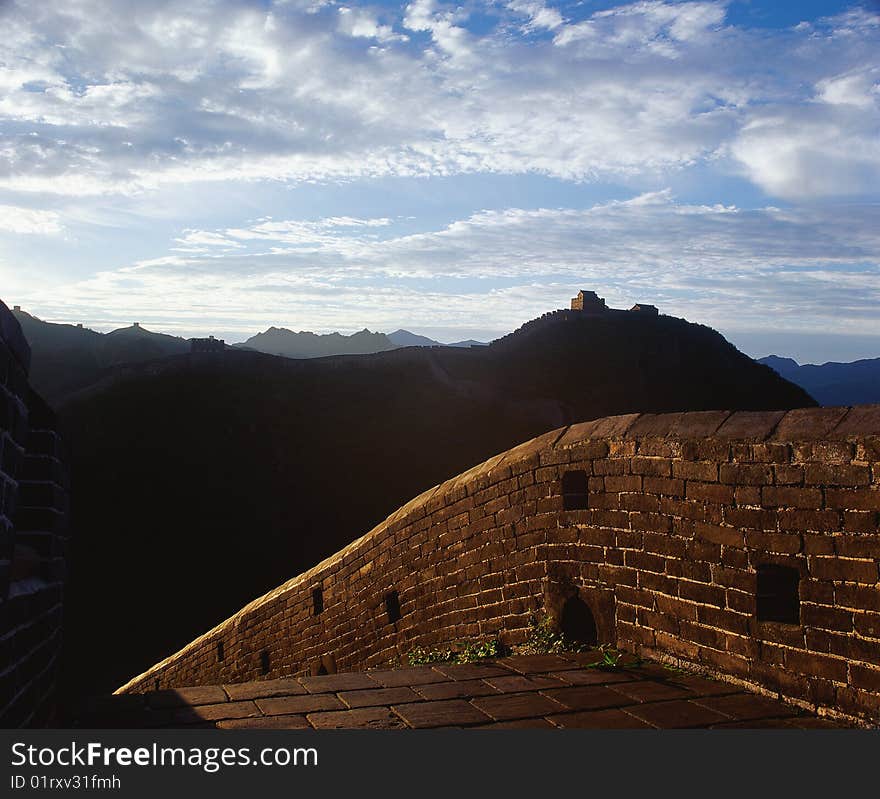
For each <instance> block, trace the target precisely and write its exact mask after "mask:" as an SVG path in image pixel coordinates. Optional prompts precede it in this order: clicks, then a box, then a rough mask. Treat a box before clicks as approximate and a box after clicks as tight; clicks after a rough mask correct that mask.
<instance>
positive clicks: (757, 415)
mask: <svg viewBox="0 0 880 799" xmlns="http://www.w3.org/2000/svg"><path fill="white" fill-rule="evenodd" d="M783 416H785V411H737V412H736V413H734V414H732V415H731V416H730V417H729V418H728V419H727V421H726V422H724V424H722V425H721V427H720V428H719V429H718V433H717V435H718V436H719V437H725V438H729V439H739V440H756V441H763V440H764V439H766V438H768V437H769V436H770V434H771V433H772V432H773V430H774V429H775V428H776V426H777V425H778V424H779V422H780V421H781V420H782V417H783Z"/></svg>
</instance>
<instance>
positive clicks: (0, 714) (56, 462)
mask: <svg viewBox="0 0 880 799" xmlns="http://www.w3.org/2000/svg"><path fill="white" fill-rule="evenodd" d="M29 366H30V349H29V347H28V345H27V342H26V341H25V339H24V336H23V335H22V332H21V328H20V327H19V324H18V322H17V321H16V319H15V317H13V315H12V314H11V313H10V312H9V309H8V308H7V307H6V305H4V304H3V303H2V302H0V726H2V727H18V726H43V725H46V724H52V723H54V722H55V720H56V717H55V712H56V683H57V678H58V665H59V654H60V647H61V615H62V586H63V580H64V576H65V573H64V564H65V545H66V536H67V528H66V523H67V480H66V471H65V467H64V458H63V452H62V447H61V443H60V440H59V438H58V435H57V433H56V431H55V419H54V415H53V413H52V411H51V410H50V409H49V408H48V406H46V404H45V403H44V402H43V401H42V400H41V399H40V398H39V397H38V396H37V395H36V394H35V393H34V392H33V391H32V390H31V388H30V386H29V385H28V379H27V376H28V369H29Z"/></svg>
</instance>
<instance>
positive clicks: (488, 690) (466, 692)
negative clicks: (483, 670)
mask: <svg viewBox="0 0 880 799" xmlns="http://www.w3.org/2000/svg"><path fill="white" fill-rule="evenodd" d="M413 690H415V691H417V692H418V693H419V694H420V695H421V696H423V697H424V698H425V699H432V700H436V699H469V698H470V697H473V696H489V695H491V694H497V693H498V690H497V689H495V688H493V687H492V686H491V685H489V683H487V682H485V681H484V680H459V681H458V682H438V683H432V684H431V685H416V686H415V687H414V689H413Z"/></svg>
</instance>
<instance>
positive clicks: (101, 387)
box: [62, 315, 814, 691]
mask: <svg viewBox="0 0 880 799" xmlns="http://www.w3.org/2000/svg"><path fill="white" fill-rule="evenodd" d="M812 404H814V403H813V402H812V400H811V399H810V397H809V396H808V395H807V394H806V393H805V392H803V391H802V390H801V389H799V388H797V387H795V386H793V385H791V384H790V383H787V382H786V381H784V380H782V379H781V378H780V377H779V376H778V375H776V374H775V373H774V372H773V371H772V370H771V369H769V368H767V367H764V366H760V365H758V364H755V363H754V362H753V361H751V360H750V359H749V358H747V357H746V356H744V355H742V354H741V353H739V352H738V351H737V350H736V349H735V348H733V347H732V346H731V345H730V344H728V343H727V342H726V341H725V340H724V339H723V338H722V337H721V336H720V335H718V334H717V333H715V332H714V331H712V330H710V329H708V328H705V327H702V326H698V325H692V324H689V323H687V322H684V321H682V320H678V319H672V318H669V317H659V318H656V317H655V318H653V319H641V318H635V317H633V316H627V315H624V316H622V317H620V318H616V317H615V318H612V317H609V318H602V319H598V318H587V317H583V316H578V317H575V318H568V317H562V318H561V319H554V320H550V322H548V323H544V324H541V325H536V326H534V327H532V328H530V329H527V330H523V331H520V332H519V333H516V334H513V335H511V336H508V337H505V338H504V339H502V340H500V341H499V342H497V343H495V344H493V345H492V346H490V347H482V348H473V349H455V348H407V349H399V350H394V351H390V352H386V353H380V354H376V355H367V356H345V357H336V358H327V359H318V360H308V361H296V360H289V359H284V358H277V357H273V356H268V355H263V354H260V353H255V352H246V351H235V350H227V351H226V352H223V353H217V354H210V355H201V356H198V355H188V354H187V355H183V356H177V357H171V358H166V359H164V360H161V361H152V362H150V363H146V364H141V365H138V366H129V367H124V368H118V369H115V370H110V371H109V372H106V373H105V379H104V380H103V381H102V382H99V383H98V384H96V385H95V386H93V387H92V388H90V389H88V390H86V391H84V392H81V393H80V394H78V395H76V396H74V397H73V398H72V399H71V401H70V402H69V403H68V404H67V405H66V406H65V407H64V408H63V409H62V417H63V420H64V422H65V424H66V426H67V430H68V437H69V440H70V442H71V444H72V447H73V451H74V464H73V474H74V490H73V497H74V507H73V513H74V525H75V531H74V534H75V541H76V545H75V561H74V565H73V580H72V582H71V596H70V601H69V603H68V609H69V610H68V611H67V612H68V619H69V622H70V633H69V636H68V640H72V641H76V642H77V644H76V649H75V650H71V651H70V652H69V653H68V657H69V665H68V669H67V671H68V674H69V675H70V676H71V678H72V680H73V681H74V684H76V685H79V686H82V687H86V688H88V689H89V690H93V691H102V690H108V689H112V688H114V687H116V686H117V685H118V684H120V683H122V682H124V681H125V680H126V679H128V678H129V677H131V676H133V675H134V674H136V673H138V672H140V671H142V670H143V669H144V668H146V667H148V666H149V665H151V664H152V663H153V662H155V661H157V660H159V659H160V658H162V657H164V656H165V655H167V654H169V653H170V652H172V651H174V650H175V649H177V648H178V647H180V646H181V645H183V644H185V643H187V642H188V641H189V640H191V639H192V638H194V637H196V636H197V635H199V634H200V633H202V632H204V631H205V630H207V629H208V628H209V627H210V626H211V625H213V624H214V623H216V622H218V621H220V620H221V619H223V618H226V617H227V616H229V615H231V614H232V613H233V612H235V611H236V610H237V609H238V608H240V607H241V606H242V605H243V604H245V603H246V602H247V601H249V600H250V599H252V598H253V597H255V596H257V595H258V594H260V593H262V592H264V591H266V590H269V589H271V588H273V587H274V586H276V585H277V584H279V583H281V582H282V581H284V580H286V579H288V578H289V577H291V576H293V575H295V574H297V573H299V572H301V571H303V570H304V569H307V568H309V567H310V566H312V565H314V564H315V563H316V562H317V561H318V560H319V559H321V558H323V557H325V556H327V555H329V554H331V553H333V552H335V551H336V550H338V549H339V548H340V547H342V546H344V545H345V544H347V543H348V542H350V541H351V540H353V539H354V538H356V537H358V536H360V535H362V534H363V533H365V532H367V531H368V530H369V529H370V528H371V527H372V526H373V525H375V524H376V523H377V522H379V521H381V519H383V518H384V517H385V516H386V515H387V514H388V513H390V512H392V511H394V510H395V509H396V508H397V507H398V506H399V505H401V504H402V503H404V502H406V501H407V500H409V499H410V498H411V497H413V496H414V495H416V494H418V493H419V492H421V491H422V490H424V489H426V488H428V487H430V486H432V485H434V484H436V483H438V482H440V481H442V480H444V479H446V478H448V477H450V476H452V475H454V474H456V473H458V472H460V471H462V470H464V469H467V468H469V467H470V466H472V465H474V464H475V463H477V462H479V461H481V460H483V459H485V458H487V457H489V456H490V455H492V454H495V453H497V452H500V451H503V450H505V449H507V448H509V447H511V446H514V445H515V444H517V443H519V442H521V441H524V440H526V439H528V438H530V437H532V436H534V435H537V434H539V433H542V432H544V431H546V430H549V429H552V428H554V427H557V426H560V425H562V424H564V423H566V422H572V421H580V420H585V419H590V418H595V417H598V416H603V415H607V414H614V413H625V412H629V411H667V410H704V409H712V408H730V409H741V408H752V409H757V408H792V407H799V406H805V405H812Z"/></svg>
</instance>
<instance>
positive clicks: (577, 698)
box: [489, 685, 633, 715]
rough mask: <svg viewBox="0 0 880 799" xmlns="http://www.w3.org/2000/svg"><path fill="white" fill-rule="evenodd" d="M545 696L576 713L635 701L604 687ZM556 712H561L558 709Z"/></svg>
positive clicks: (553, 693) (545, 692)
mask: <svg viewBox="0 0 880 799" xmlns="http://www.w3.org/2000/svg"><path fill="white" fill-rule="evenodd" d="M543 694H544V696H546V697H548V698H549V699H552V700H553V701H554V702H556V703H558V704H559V705H560V706H561V707H562V708H565V709H566V710H576V711H579V710H600V709H604V708H611V707H620V706H621V705H627V704H631V703H632V701H633V700H632V699H631V698H630V697H627V696H624V695H622V694H621V693H620V692H618V691H615V690H613V689H612V688H610V687H606V686H604V685H589V686H577V687H572V688H560V689H557V690H552V691H544V692H543ZM492 701H494V700H490V702H492ZM489 712H491V711H489ZM551 712H552V711H551ZM556 712H559V710H558V709H557V711H556ZM493 715H494V714H493ZM542 715H544V714H542Z"/></svg>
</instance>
